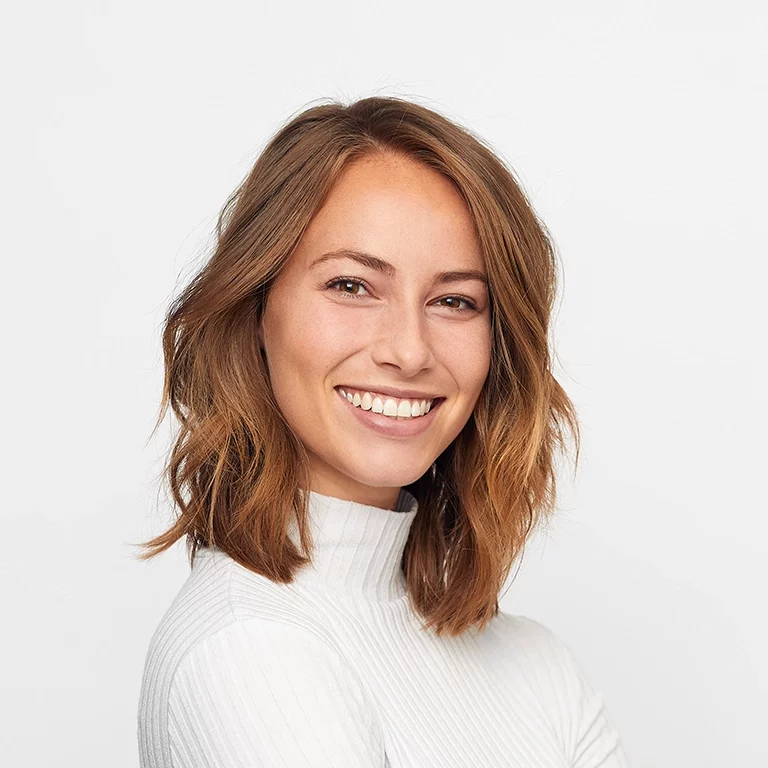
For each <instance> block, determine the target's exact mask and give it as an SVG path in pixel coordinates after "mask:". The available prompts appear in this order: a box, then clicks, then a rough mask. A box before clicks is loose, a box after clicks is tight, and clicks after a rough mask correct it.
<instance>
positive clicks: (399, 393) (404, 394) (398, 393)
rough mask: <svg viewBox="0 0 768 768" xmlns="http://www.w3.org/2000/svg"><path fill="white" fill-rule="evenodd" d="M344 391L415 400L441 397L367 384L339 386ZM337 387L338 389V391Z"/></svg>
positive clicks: (411, 390) (416, 391) (413, 390)
mask: <svg viewBox="0 0 768 768" xmlns="http://www.w3.org/2000/svg"><path fill="white" fill-rule="evenodd" d="M338 387H341V388H342V389H344V390H350V389H356V390H358V391H359V392H376V393H377V394H379V395H389V396H390V397H399V398H404V399H414V400H436V399H437V398H439V397H441V395H431V394H429V393H428V392H419V391H418V390H415V389H398V388H397V387H369V386H368V385H367V384H364V385H362V386H357V385H355V384H339V385H338ZM338 387H336V389H338Z"/></svg>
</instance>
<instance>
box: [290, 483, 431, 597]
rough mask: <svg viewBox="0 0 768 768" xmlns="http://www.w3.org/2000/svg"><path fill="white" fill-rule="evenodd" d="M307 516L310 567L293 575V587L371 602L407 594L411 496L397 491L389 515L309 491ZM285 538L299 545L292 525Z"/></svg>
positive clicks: (412, 510) (413, 501)
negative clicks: (405, 559) (405, 570)
mask: <svg viewBox="0 0 768 768" xmlns="http://www.w3.org/2000/svg"><path fill="white" fill-rule="evenodd" d="M308 511H309V516H308V520H309V525H310V531H311V534H312V540H313V545H314V546H313V548H312V552H311V558H312V562H311V563H309V564H308V565H306V566H304V567H303V568H301V569H300V570H299V571H297V573H296V578H295V582H296V583H297V584H306V585H307V586H308V587H315V588H320V589H323V590H325V591H326V592H330V593H337V594H339V595H340V596H345V597H354V598H358V599H364V600H370V601H374V602H387V601H391V600H397V599H399V598H401V597H403V596H404V595H406V594H407V587H406V581H405V575H404V574H403V572H402V569H401V568H400V562H401V559H402V555H403V551H404V550H405V544H406V541H407V540H408V533H409V531H410V528H411V524H412V523H413V521H414V518H415V517H416V513H417V511H418V501H417V500H416V497H415V496H414V495H413V494H412V493H410V492H409V491H407V490H405V488H401V489H400V495H399V496H398V499H397V509H396V510H392V509H383V508H381V507H374V506H370V505H368V504H360V503H358V502H356V501H348V500H345V499H338V498H336V497H335V496H324V495H323V494H321V493H317V492H316V491H310V492H309V500H308ZM289 535H290V536H291V538H292V540H293V541H294V542H295V543H296V544H297V545H298V543H299V539H298V526H297V525H296V522H295V521H293V520H292V521H291V525H290V526H289Z"/></svg>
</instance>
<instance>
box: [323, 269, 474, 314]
mask: <svg viewBox="0 0 768 768" xmlns="http://www.w3.org/2000/svg"><path fill="white" fill-rule="evenodd" d="M337 283H355V284H357V285H362V286H363V288H365V290H366V291H367V290H369V287H368V284H367V283H366V282H365V281H364V280H359V279H357V278H355V277H337V278H335V279H334V280H331V281H330V282H328V283H326V284H325V287H326V289H330V288H332V287H333V286H334V285H336V284H337ZM335 293H340V294H342V295H344V296H349V297H350V298H351V299H357V298H358V297H357V296H356V295H355V294H353V293H346V292H345V291H335ZM442 299H459V300H460V301H463V302H465V303H466V304H469V306H470V309H458V308H456V307H448V309H450V310H451V311H452V312H477V311H478V309H477V305H476V304H475V303H474V302H473V301H471V300H470V299H468V298H467V297H466V296H458V295H452V296H443V297H442ZM442 299H438V301H442Z"/></svg>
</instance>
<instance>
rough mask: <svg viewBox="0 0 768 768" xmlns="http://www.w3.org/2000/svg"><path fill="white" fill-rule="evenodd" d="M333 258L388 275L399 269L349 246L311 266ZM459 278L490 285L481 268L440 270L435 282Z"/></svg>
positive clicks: (331, 252)
mask: <svg viewBox="0 0 768 768" xmlns="http://www.w3.org/2000/svg"><path fill="white" fill-rule="evenodd" d="M331 259H352V260H353V261H356V262H358V263H359V264H362V265H363V266H365V267H368V268H369V269H374V270H376V271H377V272H381V273H382V274H384V275H386V276H387V277H396V276H397V269H396V268H395V266H394V265H393V264H390V263H389V262H388V261H384V259H380V258H379V257H378V256H374V255H373V254H370V253H366V252H365V251H356V250H351V249H349V248H341V249H339V250H337V251H330V252H329V253H325V254H323V255H322V256H320V257H319V258H317V259H315V260H314V261H313V262H312V263H311V264H310V265H309V268H310V269H312V268H313V267H316V266H317V265H318V264H322V263H323V262H325V261H330V260H331ZM459 280H479V281H480V282H481V283H483V284H484V285H485V286H486V287H488V277H487V275H486V274H485V273H484V272H482V271H480V270H479V269H451V270H448V271H447V272H438V273H437V274H436V275H435V277H434V279H433V282H434V284H435V285H442V284H443V283H453V282H457V281H459Z"/></svg>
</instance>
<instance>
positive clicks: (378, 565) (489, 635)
mask: <svg viewBox="0 0 768 768" xmlns="http://www.w3.org/2000/svg"><path fill="white" fill-rule="evenodd" d="M417 511H418V505H417V501H416V499H415V498H414V496H413V495H412V494H410V493H409V492H408V491H406V490H405V489H402V490H401V492H400V496H399V499H398V504H397V510H388V509H382V508H379V507H374V506H368V505H365V504H360V503H357V502H353V501H346V500H342V499H337V498H335V497H331V496H324V495H322V494H319V493H316V492H314V491H312V492H310V494H309V513H310V515H309V522H310V526H311V533H312V537H313V540H314V548H313V552H312V557H313V562H312V563H311V564H310V565H307V566H305V567H304V568H302V569H301V570H299V571H298V572H297V576H296V578H295V579H294V581H293V583H292V584H280V583H276V582H273V581H271V580H270V579H268V578H266V577H264V576H261V575H259V574H256V573H254V572H252V571H250V570H249V569H247V568H245V567H243V566H241V565H240V564H238V563H237V562H236V561H234V560H233V559H232V558H231V557H229V556H228V555H227V554H226V553H224V552H223V551H221V550H219V549H217V548H215V547H214V548H203V549H200V550H199V551H198V552H197V554H196V556H195V559H194V563H193V565H192V569H191V572H190V574H189V576H188V578H187V580H186V581H185V582H184V584H183V585H182V586H181V588H180V590H179V592H178V594H177V595H176V597H175V598H174V600H173V602H172V604H171V605H170V607H169V609H168V611H167V612H166V613H165V615H164V616H163V618H162V620H161V621H160V624H159V626H158V627H157V629H156V630H155V632H154V634H153V636H152V639H151V641H150V644H149V649H148V652H147V655H146V661H145V666H144V674H143V679H142V685H141V693H140V700H139V707H138V745H139V758H140V765H141V768H214V767H215V768H246V767H247V768H257V767H258V768H261V767H262V766H264V767H265V768H266V767H267V766H269V768H310V766H311V768H438V767H439V768H501V767H502V766H504V767H505V768H506V767H509V768H566V767H567V768H598V766H600V767H601V768H626V765H627V763H626V758H625V756H624V752H623V749H622V746H621V744H620V740H619V736H618V735H617V732H616V730H615V729H614V727H613V726H612V725H611V723H610V722H609V719H608V715H607V712H606V707H605V704H604V701H603V697H602V696H601V694H600V693H598V692H597V691H596V690H594V689H593V688H592V686H591V685H590V683H589V682H588V680H587V678H586V677H585V675H584V673H583V671H582V669H581V667H580V666H579V663H578V662H577V661H576V659H575V658H574V655H573V653H572V652H571V650H570V649H569V647H568V646H567V645H565V644H564V643H563V642H562V641H561V640H560V639H559V638H558V637H557V636H556V635H555V634H554V633H553V632H552V631H551V630H550V629H548V628H547V627H545V626H544V625H543V624H541V623H539V622H537V621H534V620H533V619H530V618H527V617H525V616H519V615H513V614H509V613H505V612H503V611H502V612H499V614H498V615H497V616H496V617H494V618H493V619H492V620H491V622H490V623H489V624H488V625H487V627H486V628H485V630H484V631H482V632H480V631H473V630H470V631H468V632H466V633H464V634H463V635H461V636H459V637H456V638H448V637H438V636H436V635H435V634H434V632H432V631H424V630H423V629H422V628H421V622H420V621H419V618H417V616H416V615H415V614H414V613H413V611H412V608H411V607H410V605H409V601H408V594H407V589H406V582H405V576H404V574H403V572H402V569H401V567H400V563H401V556H402V553H403V550H404V548H405V544H406V540H407V538H408V532H409V529H410V526H411V524H412V523H413V520H414V518H415V517H416V514H417ZM289 535H291V537H292V540H294V541H296V542H297V544H298V528H297V526H296V523H295V521H292V525H291V527H290V530H289Z"/></svg>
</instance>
